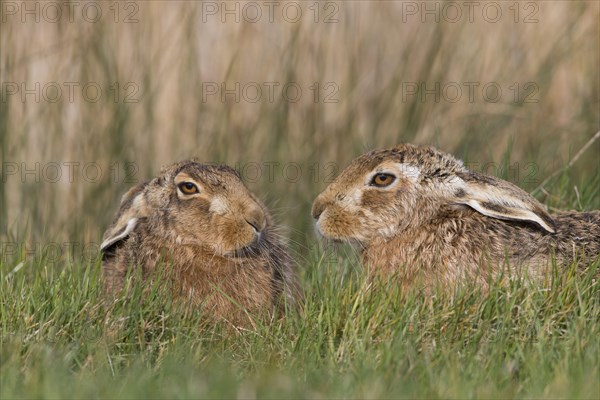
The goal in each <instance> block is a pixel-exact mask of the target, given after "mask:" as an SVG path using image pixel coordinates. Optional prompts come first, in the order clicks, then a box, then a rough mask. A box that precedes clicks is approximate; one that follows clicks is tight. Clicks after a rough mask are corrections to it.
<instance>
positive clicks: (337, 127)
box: [0, 1, 600, 244]
mask: <svg viewBox="0 0 600 400" xmlns="http://www.w3.org/2000/svg"><path fill="white" fill-rule="evenodd" d="M7 3H13V5H14V4H17V5H18V6H19V7H24V6H22V5H19V4H20V3H15V2H6V1H4V2H3V11H4V14H3V20H2V26H1V28H0V33H1V35H0V45H1V47H0V49H1V51H0V68H1V70H0V78H1V81H2V83H3V93H2V95H3V97H2V103H1V104H0V105H1V108H0V147H1V151H0V157H1V161H2V167H3V172H2V176H3V181H2V184H1V185H0V217H1V221H2V229H1V230H0V235H2V237H3V238H4V239H5V240H6V239H7V238H10V239H11V240H12V239H15V238H16V239H17V241H41V242H42V243H43V242H45V241H49V240H52V241H53V242H58V243H64V242H69V241H81V242H83V243H87V242H90V241H94V242H97V241H98V240H99V238H100V236H101V234H102V231H103V229H104V228H105V227H106V226H107V224H108V223H109V221H110V219H111V218H112V215H113V213H114V212H115V210H116V207H117V204H118V200H119V198H120V196H121V195H122V194H123V193H124V192H125V191H126V190H127V189H128V188H129V187H130V186H132V184H133V183H132V182H133V181H137V182H140V181H143V180H145V179H148V178H150V177H152V176H154V175H155V174H156V173H157V172H158V171H159V169H160V167H161V166H162V165H164V164H167V163H170V162H173V161H176V160H180V159H183V158H187V157H198V158H199V159H200V160H203V161H206V162H223V163H228V164H231V165H234V166H238V167H239V168H240V169H241V171H242V174H243V175H245V178H246V181H247V182H248V185H249V186H250V187H251V188H252V189H253V190H255V191H256V192H257V193H258V194H259V195H260V196H261V197H262V198H264V199H265V200H266V201H267V203H268V204H269V205H270V206H271V207H272V209H273V210H274V211H275V214H276V217H277V219H278V221H279V222H280V223H282V224H283V225H285V226H286V227H288V233H289V235H290V237H291V240H293V241H294V242H296V243H300V244H304V243H306V238H307V237H309V238H310V237H311V236H310V235H312V221H311V219H310V216H309V209H310V203H311V201H312V200H313V198H314V197H315V196H316V194H317V193H318V192H320V191H321V190H322V189H323V188H324V187H325V186H326V184H327V180H328V179H330V178H332V177H333V176H334V175H335V174H336V173H337V172H339V170H341V168H343V166H344V165H345V164H346V163H347V162H348V161H350V160H351V159H352V158H354V157H355V156H357V155H359V154H361V153H363V152H364V151H366V150H369V149H372V148H376V147H383V146H392V145H394V144H396V143H398V142H403V141H409V142H414V143H420V144H433V145H436V146H438V147H440V148H442V149H444V150H446V151H449V152H453V153H455V154H456V155H457V156H459V157H462V158H465V159H466V160H467V161H469V162H472V163H473V166H474V167H475V168H476V169H477V168H478V167H481V168H484V169H485V170H486V171H487V172H489V173H493V174H497V175H500V176H503V177H506V178H508V179H510V180H512V181H514V182H516V183H517V184H519V185H520V186H522V187H524V188H526V189H527V190H531V189H533V188H535V187H536V186H537V185H538V184H539V183H540V182H541V181H542V180H543V179H544V178H545V177H547V176H549V175H550V174H551V173H552V172H554V171H556V170H558V169H560V168H561V167H563V166H564V165H566V164H567V163H568V161H569V160H570V158H571V157H572V156H573V154H574V153H575V152H576V151H577V150H578V149H579V148H581V147H582V146H583V144H584V143H586V142H587V141H588V140H589V139H590V138H591V137H592V136H593V135H594V133H595V132H596V131H598V130H599V129H600V128H599V127H600V113H599V112H598V109H599V108H600V100H599V93H600V90H599V87H600V78H599V72H598V65H600V54H599V51H598V49H599V46H600V39H599V37H600V35H599V34H600V31H599V24H598V20H599V18H600V5H599V3H598V2H593V1H589V2H585V1H577V2H571V1H564V2H561V1H556V2H521V3H517V5H518V7H517V8H518V10H519V12H518V14H517V13H516V10H515V9H509V7H511V6H513V7H515V6H514V4H513V3H506V2H500V3H496V4H500V5H501V11H502V17H501V18H499V21H498V22H495V23H491V22H489V21H488V20H486V18H484V14H483V12H482V10H483V6H484V5H485V4H487V3H486V2H482V3H481V6H479V7H478V8H476V9H475V11H474V13H473V21H472V22H470V21H469V18H468V15H467V8H465V7H464V5H463V6H461V10H462V13H463V15H462V17H461V18H460V19H459V20H458V21H457V22H450V21H449V19H452V18H453V15H454V14H453V10H451V9H448V10H447V13H448V15H450V17H447V18H444V15H443V14H440V15H441V18H440V20H439V22H436V21H435V17H433V16H431V15H429V16H427V15H424V13H423V11H424V8H423V7H425V3H420V2H419V3H414V4H416V5H417V6H418V7H419V10H418V11H417V14H415V15H411V14H410V13H409V12H408V9H407V5H408V3H410V2H408V3H407V2H398V1H383V2H375V1H353V2H321V3H315V2H300V3H296V4H299V5H300V8H301V10H302V17H301V18H300V19H299V21H298V22H295V23H293V22H290V21H289V18H288V20H286V19H285V18H283V17H282V16H283V13H282V9H283V5H284V3H281V4H280V5H279V6H278V8H276V9H275V12H274V21H273V22H269V18H268V15H267V9H266V8H263V9H262V13H263V15H262V17H261V18H260V20H259V21H258V22H256V23H250V22H247V21H245V20H244V18H243V17H244V14H243V13H242V12H241V10H243V9H244V7H246V6H247V4H249V3H247V2H229V3H228V7H230V9H231V8H233V7H235V4H238V7H239V9H240V22H239V23H238V22H235V20H234V18H235V16H232V15H225V16H223V15H222V14H221V12H222V10H220V11H219V12H218V14H217V15H211V14H210V13H209V12H207V8H206V7H207V5H211V4H216V5H217V6H218V7H219V8H222V7H225V3H210V2H209V3H207V2H204V3H203V2H195V1H169V2H167V1H148V2H142V1H138V2H120V3H113V2H99V3H95V4H98V5H99V7H100V9H101V11H102V17H101V18H99V20H98V21H97V22H95V23H90V22H88V21H86V20H85V19H84V18H82V8H83V4H86V3H82V5H80V6H79V8H77V9H76V11H75V13H74V18H73V22H70V21H69V18H68V17H67V14H66V13H65V14H63V16H62V18H61V19H60V21H59V22H57V23H51V22H49V21H48V19H49V18H48V16H49V15H50V16H51V15H52V14H48V13H50V12H51V11H52V10H47V14H48V15H46V18H44V15H43V14H42V18H41V21H40V22H35V21H33V18H32V17H31V16H23V15H22V13H23V10H22V9H20V10H18V12H17V13H16V14H15V15H13V14H12V11H13V10H12V9H10V10H9V9H7V8H6V5H7ZM32 3H37V2H32ZM23 4H24V3H23ZM39 4H40V7H42V8H41V9H40V12H42V13H43V7H44V4H45V2H41V3H39ZM115 4H117V5H118V10H119V14H118V16H116V15H115V10H114V9H111V8H110V7H115ZM259 4H262V3H259ZM315 4H316V8H318V10H319V14H315V12H316V11H315ZM431 4H433V6H432V5H431ZM435 4H437V6H438V7H440V10H441V8H442V7H445V3H444V2H430V3H429V6H431V7H434V6H435ZM457 4H459V6H460V5H461V4H462V3H460V2H459V3H457ZM30 7H33V6H30ZM311 7H312V8H311ZM8 11H10V12H11V13H8ZM63 11H65V10H63ZM92 11H93V10H92ZM251 11H252V10H250V9H247V12H248V13H249V14H247V15H246V16H248V15H249V16H250V17H252V16H253V15H254V14H252V13H250V12H251ZM288 11H289V15H293V12H292V11H293V10H291V11H290V10H288ZM89 14H91V15H93V13H92V12H89ZM493 14H494V13H493V12H491V11H489V15H492V16H493ZM438 16H439V15H438ZM115 18H116V22H115ZM127 18H129V19H130V20H131V21H130V22H125V20H126V19H127ZM222 18H225V19H226V22H225V23H223V22H222V21H221V19H222ZM23 19H24V21H23ZM327 19H329V20H331V19H334V20H337V22H331V23H326V22H325V20H327ZM423 19H425V21H423ZM488 19H489V18H488ZM526 19H527V20H531V21H534V22H531V23H526V22H525V20H526ZM536 21H537V22H536ZM36 82H38V83H40V88H41V89H40V90H39V91H38V92H39V93H41V91H42V88H43V87H44V86H45V85H48V84H52V83H56V84H58V85H59V86H60V87H61V88H62V95H63V97H62V99H61V100H59V101H57V102H54V103H52V102H48V101H45V100H44V97H43V93H42V98H41V99H40V101H36V99H35V97H34V95H31V94H30V95H26V96H24V99H23V90H22V89H23V87H21V86H19V89H20V90H19V93H17V94H9V93H8V92H7V91H8V90H9V89H11V87H9V86H6V85H7V83H8V84H10V83H16V84H18V85H21V84H23V83H25V85H26V88H29V89H31V88H35V83H36ZM69 82H74V83H77V84H78V85H79V86H76V87H75V89H74V97H73V101H72V102H71V101H68V99H67V97H68V96H67V95H68V88H67V86H65V83H69ZM89 82H92V83H95V84H97V85H99V86H100V87H101V89H102V96H101V97H100V99H99V100H98V101H97V102H91V101H89V100H86V98H85V97H84V96H83V94H82V88H83V86H84V85H85V84H86V83H89ZM116 82H118V86H119V91H118V93H115V83H116ZM212 82H214V83H216V84H218V85H221V83H223V82H225V83H226V85H227V88H228V89H232V88H234V87H235V83H236V82H238V83H240V85H241V87H243V86H244V85H245V84H248V83H254V84H257V85H258V86H260V87H261V88H262V89H263V93H262V94H263V96H262V98H261V100H259V101H257V102H252V101H249V97H254V96H253V93H254V92H252V91H250V92H247V93H246V94H247V96H243V93H242V95H241V99H240V101H239V102H236V101H235V98H234V96H233V95H227V96H226V98H225V101H221V98H220V93H219V94H217V95H213V96H203V88H204V90H206V88H207V86H206V85H207V84H210V83H212ZM267 82H277V83H278V84H279V86H278V87H275V91H274V93H275V97H274V99H273V101H270V99H269V98H268V96H267V89H266V86H265V83H267ZM290 82H295V83H296V84H297V85H299V86H300V87H301V89H302V91H303V92H302V96H301V97H300V99H299V101H297V102H292V101H289V100H288V101H286V100H285V99H284V98H282V95H281V88H282V87H283V86H284V85H285V84H286V83H290ZM315 82H317V83H318V87H319V95H318V98H317V101H316V102H315V101H314V100H315V98H314V96H315V91H314V90H312V89H311V87H313V88H314V86H312V85H313V84H314V83H315ZM465 82H477V83H478V84H479V86H477V87H476V88H475V90H474V98H473V101H470V100H469V98H468V88H467V86H465V85H464V83H465ZM412 83H417V84H424V85H426V88H427V89H432V88H435V85H436V83H437V84H439V85H440V95H441V97H440V100H439V101H436V100H435V98H434V95H427V96H425V97H424V98H423V97H421V95H420V94H419V95H407V93H406V90H407V88H408V86H407V85H409V86H410V85H411V84H412ZM449 83H450V86H447V85H448V84H449ZM489 83H496V84H497V85H499V87H500V88H501V89H502V95H501V96H500V98H499V100H498V101H497V102H490V101H486V100H485V98H484V97H483V94H482V87H483V86H484V85H485V84H489ZM515 83H516V84H517V86H518V87H519V91H520V93H519V95H518V97H517V98H516V99H515V92H514V89H510V87H511V86H512V85H514V84H515ZM528 83H533V86H531V85H530V86H526V84H528ZM327 84H329V86H326V85H327ZM331 84H333V85H331ZM454 84H457V85H458V86H460V87H461V88H462V91H463V93H462V97H460V98H459V99H458V101H456V102H452V101H450V100H449V99H451V98H454V97H455V94H454V92H452V90H453V87H455V86H453V85H454ZM127 85H129V86H127ZM203 85H204V86H203ZM512 87H513V88H514V86H512ZM444 88H446V89H447V90H448V92H446V93H444V92H443V91H444ZM12 89H14V88H12ZM89 93H92V94H91V96H93V93H94V92H93V90H92V91H91V92H89ZM289 93H291V96H292V97H293V91H292V92H289ZM488 93H491V96H492V97H493V90H492V91H490V92H488ZM47 94H48V96H49V97H52V95H53V92H51V91H50V92H48V93H47ZM115 96H117V97H116V98H115ZM326 96H330V99H334V100H336V101H337V102H332V103H329V102H325V97H326ZM203 97H206V98H203ZM125 99H128V100H135V101H136V102H133V103H128V102H125ZM525 99H528V100H535V102H525V101H524V100H525ZM115 100H116V101H115ZM598 154H600V144H599V143H598V142H596V143H594V145H593V147H592V148H591V149H590V150H588V151H587V152H586V153H585V154H584V155H583V157H582V158H581V159H580V160H579V161H578V162H577V163H576V165H575V166H574V169H573V170H572V171H570V174H572V176H574V177H575V185H571V187H570V188H567V189H566V190H567V191H573V190H574V186H577V184H579V185H582V184H584V183H585V182H589V179H591V177H593V176H595V175H598V172H599V170H600V167H599V161H598ZM36 163H39V167H37V168H38V172H37V176H38V177H39V179H36V173H33V174H29V175H26V176H22V174H23V173H24V172H25V169H29V170H31V169H34V170H35V168H36V166H35V165H36ZM50 163H58V164H59V165H60V166H61V168H60V172H61V175H62V177H61V179H60V180H58V182H50V180H52V179H51V178H52V177H54V176H55V170H53V169H52V164H50ZM65 163H79V166H73V167H69V166H68V165H66V164H65ZM88 163H93V166H97V167H99V168H100V170H98V169H97V168H93V166H92V167H90V168H89V169H87V170H86V171H84V170H83V167H84V166H85V165H87V164H88ZM252 163H258V165H260V166H261V167H262V175H259V176H257V175H256V169H255V168H254V167H255V166H256V164H252ZM267 163H279V165H276V164H272V165H273V166H272V167H269V166H268V165H269V164H267ZM289 163H293V164H289ZM490 163H492V164H490ZM9 164H10V166H9ZM14 165H16V166H17V168H18V171H17V172H16V173H15V174H14V175H13V174H12V170H9V167H10V168H13V167H14ZM290 165H291V166H290ZM501 166H504V167H505V168H504V169H502V168H500V167H501ZM507 166H511V168H512V169H507V168H506V167H507ZM297 167H300V168H301V174H300V175H299V176H297V171H298V169H297ZM69 168H74V169H73V171H74V175H73V179H72V182H70V181H69V179H68V175H69ZM269 168H273V169H272V172H273V175H272V176H270V175H269V174H267V172H268V171H269ZM285 168H287V169H285ZM98 172H100V173H101V175H100V177H99V178H98V180H97V181H94V182H89V179H87V181H86V178H90V177H92V178H94V177H95V176H96V174H97V173H98ZM285 174H287V176H288V179H286V178H285ZM296 176H297V177H296ZM36 180H38V181H36ZM538 196H539V197H540V199H541V200H543V201H546V202H547V203H549V204H550V205H552V206H553V207H557V208H572V207H573V204H569V203H567V202H566V201H564V199H563V198H561V195H560V194H556V193H551V192H548V193H544V192H539V193H538ZM563 197H564V196H563ZM594 198H595V199H596V200H593V201H592V203H591V204H592V207H593V208H599V206H600V204H599V203H600V202H599V201H598V200H597V198H598V196H597V193H596V195H595V196H594ZM307 235H308V236H307Z"/></svg>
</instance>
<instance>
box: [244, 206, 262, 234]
mask: <svg viewBox="0 0 600 400" xmlns="http://www.w3.org/2000/svg"><path fill="white" fill-rule="evenodd" d="M244 219H245V220H246V222H247V223H248V225H250V226H251V227H252V228H253V229H254V231H255V232H256V234H260V233H261V232H262V231H263V230H264V229H265V227H266V225H267V220H266V217H265V213H264V212H263V210H262V209H261V208H260V207H259V206H256V207H252V209H250V210H248V212H247V213H246V215H245V217H244Z"/></svg>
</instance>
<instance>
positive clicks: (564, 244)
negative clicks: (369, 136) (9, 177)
mask: <svg viewBox="0 0 600 400" xmlns="http://www.w3.org/2000/svg"><path fill="white" fill-rule="evenodd" d="M312 216H313V218H315V219H316V225H317V229H318V231H319V232H320V233H321V234H322V235H323V236H325V237H326V238H328V239H332V240H334V241H341V242H350V243H353V244H355V245H356V246H357V247H358V248H359V249H360V251H361V259H362V263H363V265H364V266H366V267H367V268H368V269H369V270H370V271H371V272H372V273H374V274H375V275H374V276H381V274H382V273H383V276H389V275H387V274H396V275H397V277H398V279H399V281H400V284H401V285H402V286H403V287H406V288H413V287H417V288H420V289H425V290H430V289H432V288H433V287H435V286H441V287H446V288H450V287H451V286H453V285H454V284H456V283H458V282H464V281H465V280H466V281H467V282H471V283H475V284H476V285H477V286H478V287H481V288H483V289H484V290H485V289H486V288H487V287H488V286H487V285H488V283H489V281H490V280H493V279H495V278H496V277H498V274H499V273H500V271H501V270H505V271H506V268H509V270H508V271H509V272H511V273H514V272H517V269H519V271H522V272H526V273H527V274H528V275H529V276H531V277H533V278H539V277H541V276H543V274H544V272H546V271H547V270H548V269H547V267H548V266H550V265H552V264H551V263H552V260H553V259H555V260H556V263H557V264H558V265H562V266H565V265H569V264H570V263H572V262H573V261H574V260H576V259H577V260H579V262H580V264H579V265H580V266H586V265H589V263H590V262H592V261H594V260H595V259H597V258H598V256H599V254H600V211H591V212H574V211H565V212H560V213H557V214H555V215H549V214H548V213H547V212H546V211H545V210H544V207H543V206H542V205H541V204H540V203H539V202H538V201H536V200H535V199H534V198H533V197H532V196H530V195H529V194H528V193H526V192H525V191H523V190H521V189H520V188H518V187H516V186H515V185H513V184H511V183H509V182H506V181H504V180H501V179H498V178H494V177H491V176H487V175H482V174H479V173H476V172H473V171H470V170H468V169H467V168H465V167H464V166H463V163H462V162H461V161H460V160H457V159H456V158H454V157H453V156H451V155H450V154H446V153H443V152H441V151H439V150H437V149H435V148H433V147H419V146H415V145H411V144H400V145H397V146H396V147H394V148H392V149H386V150H375V151H372V152H370V153H367V154H364V155H362V156H360V157H358V158H356V159H355V160H353V161H352V162H351V163H350V165H348V166H347V167H346V168H345V169H344V170H343V171H342V172H341V174H340V175H339V176H338V177H337V178H336V179H335V180H334V181H333V182H332V183H331V184H330V185H329V186H328V187H327V188H326V189H325V190H324V191H323V192H322V193H321V194H320V195H319V196H318V197H317V198H316V199H315V201H314V204H313V207H312ZM507 265H508V267H507ZM523 269H524V271H523Z"/></svg>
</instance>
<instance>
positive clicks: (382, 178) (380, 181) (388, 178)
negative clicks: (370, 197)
mask: <svg viewBox="0 0 600 400" xmlns="http://www.w3.org/2000/svg"><path fill="white" fill-rule="evenodd" d="M395 180H396V177H395V176H394V175H391V174H384V173H380V174H377V175H375V176H374V177H373V179H372V180H371V186H377V187H386V186H389V185H391V184H392V182H394V181H395Z"/></svg>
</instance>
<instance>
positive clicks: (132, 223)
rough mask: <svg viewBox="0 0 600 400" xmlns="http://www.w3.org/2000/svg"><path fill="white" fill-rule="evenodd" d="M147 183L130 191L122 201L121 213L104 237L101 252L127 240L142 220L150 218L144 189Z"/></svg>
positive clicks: (118, 213)
mask: <svg viewBox="0 0 600 400" xmlns="http://www.w3.org/2000/svg"><path fill="white" fill-rule="evenodd" d="M146 185H147V182H144V183H141V184H139V185H137V186H134V187H132V188H131V189H129V191H128V192H127V193H125V194H124V195H123V198H122V199H121V205H120V207H119V211H118V212H117V215H116V216H115V219H114V220H113V223H112V224H111V226H109V227H108V229H107V230H106V232H104V236H103V237H102V244H101V245H100V251H106V250H108V249H109V248H110V247H111V246H113V245H114V244H115V243H117V242H119V241H121V240H123V239H125V238H126V237H127V236H129V234H130V233H131V232H132V231H133V230H134V229H135V227H136V225H137V224H138V222H139V221H140V219H141V218H145V217H147V216H148V213H149V207H148V202H147V200H146V196H145V191H144V188H145V187H146Z"/></svg>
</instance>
